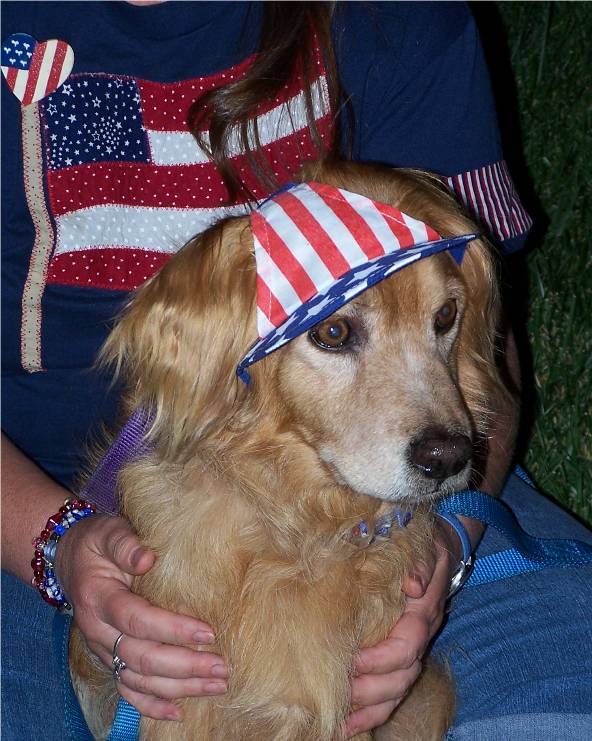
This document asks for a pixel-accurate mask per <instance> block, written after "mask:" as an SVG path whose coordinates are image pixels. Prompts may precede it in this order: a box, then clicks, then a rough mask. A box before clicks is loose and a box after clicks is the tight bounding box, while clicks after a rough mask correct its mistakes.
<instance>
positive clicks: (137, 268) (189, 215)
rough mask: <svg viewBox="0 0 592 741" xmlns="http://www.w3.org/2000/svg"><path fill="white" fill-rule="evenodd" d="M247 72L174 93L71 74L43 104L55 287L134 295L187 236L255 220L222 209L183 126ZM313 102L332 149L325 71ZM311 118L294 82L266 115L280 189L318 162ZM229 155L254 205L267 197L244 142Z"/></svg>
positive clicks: (221, 194)
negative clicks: (232, 221)
mask: <svg viewBox="0 0 592 741" xmlns="http://www.w3.org/2000/svg"><path fill="white" fill-rule="evenodd" d="M250 61H251V60H246V61H245V62H243V63H241V64H240V65H237V67H235V68H231V69H229V70H225V71H224V72H223V73H222V72H221V73H219V74H216V75H213V76H211V77H207V78H198V79H193V80H186V81H183V82H179V83H166V84H165V83H156V82H150V81H146V80H141V79H136V78H133V77H125V76H116V75H110V74H94V73H93V74H90V73H89V74H76V75H71V76H70V78H69V79H68V80H67V81H66V82H65V83H64V84H63V85H62V87H61V88H60V89H59V90H57V91H56V92H55V93H53V94H52V95H50V96H48V97H47V98H45V99H44V100H43V101H42V102H41V103H40V104H39V105H40V110H41V116H42V132H43V139H44V150H45V157H46V172H47V193H48V198H49V205H50V210H51V215H52V218H53V220H54V222H55V246H54V250H53V254H52V258H51V262H50V265H49V271H48V277H47V282H48V283H54V284H62V285H79V286H87V287H91V288H107V289H120V290H129V289H133V288H136V287H137V286H138V285H140V284H141V283H143V282H144V281H145V280H146V279H147V278H149V277H150V276H151V275H153V274H154V273H155V272H156V271H157V270H158V269H159V268H160V267H162V265H163V264H164V263H165V262H166V261H167V260H168V259H169V258H170V256H171V255H172V254H173V253H175V252H176V251H177V250H178V249H179V248H180V247H181V246H182V245H183V244H184V243H185V242H186V241H187V240H189V239H190V238H191V237H193V236H195V235H196V234H198V233H200V232H202V231H203V230H204V229H206V228H207V227H208V226H210V225H211V224H213V223H215V222H216V221H217V220H219V219H220V218H222V217H225V216H229V215H237V214H243V213H246V212H247V211H248V209H249V207H248V204H247V203H246V200H243V201H242V202H239V203H238V204H237V205H234V206H233V207H228V206H226V205H225V204H226V202H227V192H226V189H225V186H224V184H223V182H222V179H221V177H220V175H219V174H218V172H217V170H216V167H215V165H214V164H213V163H212V162H211V161H210V160H209V159H208V157H207V155H206V153H205V152H204V151H203V150H202V149H201V148H200V147H199V146H198V144H197V143H196V141H195V139H194V137H193V136H192V134H191V133H190V131H189V129H188V126H187V123H186V119H187V113H188V110H189V107H190V105H191V104H192V103H193V102H194V101H195V100H197V99H199V97H200V96H201V95H203V94H204V93H205V92H207V91H209V90H211V89H213V88H215V87H218V86H220V85H221V84H223V83H225V82H228V81H229V80H232V79H234V78H235V77H237V76H240V75H241V74H242V72H243V71H244V70H245V69H246V67H247V65H248V64H250ZM313 102H314V114H315V119H316V120H317V125H318V127H319V132H320V134H321V136H322V138H323V139H327V138H328V137H329V136H330V130H331V112H330V108H329V103H328V95H327V90H326V80H325V77H324V73H323V71H322V69H319V76H318V78H317V79H316V82H315V83H314V85H313ZM305 111H306V108H305V103H304V95H303V92H302V80H301V78H300V77H299V76H295V77H294V78H293V80H292V81H291V82H289V83H288V84H287V85H286V86H285V88H284V89H283V90H281V91H280V94H278V97H277V98H276V99H275V100H269V101H267V103H266V104H265V105H264V106H263V107H262V108H261V109H260V112H259V115H258V118H257V120H258V127H259V133H260V140H261V143H262V145H263V149H264V152H265V155H266V156H267V157H268V158H269V161H270V162H271V164H272V166H273V169H274V172H275V174H276V176H277V179H278V182H286V181H289V180H290V179H291V178H292V177H293V175H294V173H295V172H296V171H297V169H298V167H299V166H300V164H301V163H302V162H303V161H305V160H307V159H313V158H315V157H316V156H318V150H317V149H316V147H315V145H314V143H313V141H312V137H311V136H310V133H309V131H308V128H307V126H306V115H305ZM231 151H232V159H233V164H234V166H235V167H236V168H237V169H238V170H239V172H240V173H241V174H242V175H243V177H244V178H245V180H246V182H247V184H248V186H249V187H250V188H251V191H252V192H253V194H254V195H255V197H256V198H257V199H263V198H265V197H266V196H268V195H269V192H270V191H269V190H268V189H265V187H264V186H262V185H261V184H260V183H259V182H258V181H256V179H255V178H254V176H252V175H249V171H250V169H251V168H250V167H249V165H248V163H247V161H246V156H245V154H244V152H243V151H242V149H241V146H240V143H239V141H238V137H236V140H234V141H232V143H231Z"/></svg>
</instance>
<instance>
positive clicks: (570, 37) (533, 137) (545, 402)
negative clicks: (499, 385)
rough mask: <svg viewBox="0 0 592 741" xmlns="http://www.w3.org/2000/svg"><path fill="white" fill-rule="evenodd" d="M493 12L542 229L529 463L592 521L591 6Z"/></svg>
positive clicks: (521, 173) (532, 301) (536, 252)
mask: <svg viewBox="0 0 592 741" xmlns="http://www.w3.org/2000/svg"><path fill="white" fill-rule="evenodd" d="M478 5H481V3H479V4H478ZM482 5H489V6H490V9H491V10H490V11H487V12H493V13H494V14H496V8H497V14H496V15H497V26H496V27H495V29H494V30H495V31H497V32H502V33H503V32H504V30H505V38H506V48H505V49H504V48H503V44H502V45H501V47H500V45H499V36H498V43H497V59H498V60H499V59H500V58H504V57H505V58H506V59H508V58H509V64H510V67H511V69H510V68H507V69H505V70H504V69H501V71H500V70H497V71H496V69H495V66H496V50H495V46H494V41H493V36H494V30H491V31H490V32H489V33H488V32H487V30H486V29H484V28H483V24H482V29H481V30H482V33H483V34H484V37H485V38H484V43H485V46H486V49H487V56H488V63H489V66H490V68H491V70H492V75H493V78H494V89H495V94H496V99H497V100H498V105H500V103H501V112H500V120H501V126H502V131H503V135H504V140H505V145H506V146H505V148H506V149H509V150H510V151H509V154H510V157H509V158H510V166H511V168H512V170H513V173H514V174H515V176H516V180H517V181H518V184H519V190H520V192H521V194H524V200H525V201H526V203H527V206H528V209H529V211H530V212H531V214H533V216H534V217H535V219H536V221H537V223H538V225H539V226H538V229H536V230H535V234H534V235H533V239H532V241H531V242H530V249H529V251H528V255H527V257H526V274H525V279H524V281H523V282H522V284H521V282H520V280H518V281H516V283H515V288H516V287H517V288H518V290H521V289H522V290H523V291H526V292H527V293H526V296H527V300H526V311H525V313H524V320H525V329H526V335H527V337H528V340H529V345H530V349H529V350H528V351H527V354H530V363H531V366H532V367H531V368H530V369H529V368H528V363H527V369H526V376H525V382H526V384H527V388H526V399H527V409H526V412H527V414H526V419H527V432H526V435H527V444H526V445H525V446H524V450H525V453H524V454H523V461H524V463H525V465H526V466H527V468H528V470H529V471H530V472H531V473H532V475H533V476H534V477H535V479H536V481H537V483H538V484H539V486H540V487H541V488H542V489H543V491H545V492H547V493H548V494H549V495H551V496H553V497H554V498H555V499H557V500H558V501H559V502H560V503H561V504H563V505H564V506H565V507H567V508H568V509H570V510H571V511H573V512H574V513H576V514H577V515H578V516H579V517H580V518H581V519H583V520H584V521H586V522H587V523H589V524H592V249H591V247H592V197H591V196H592V173H591V172H590V170H591V167H592V94H591V89H592V44H591V39H592V3H587V2H498V3H496V4H495V5H493V4H490V3H483V4H482ZM474 10H475V12H476V15H477V17H478V18H479V16H480V11H479V9H478V8H474ZM494 26H495V23H494ZM502 67H503V63H502ZM506 67H507V62H506ZM512 76H513V79H514V83H513V85H514V86H515V87H514V90H512V87H513V85H512V79H511V78H512ZM504 96H505V98H504ZM504 101H505V102H504ZM532 412H533V413H532ZM528 420H529V421H528Z"/></svg>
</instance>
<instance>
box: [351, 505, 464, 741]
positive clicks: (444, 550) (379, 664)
mask: <svg viewBox="0 0 592 741" xmlns="http://www.w3.org/2000/svg"><path fill="white" fill-rule="evenodd" d="M436 532H437V535H436V546H437V547H436V555H435V556H431V557H428V558H426V559H425V560H424V561H422V562H420V563H418V564H417V567H416V570H415V572H414V573H413V574H412V575H411V576H409V577H408V578H407V580H406V581H405V583H404V584H403V589H404V591H405V594H406V595H407V603H406V606H405V611H404V612H403V614H402V616H401V618H400V619H399V621H398V622H397V624H396V625H395V626H394V628H393V629H392V631H391V632H390V634H389V636H388V638H387V639H386V640H385V641H382V643H379V644H378V645H377V646H372V647H371V648H365V649H362V650H361V651H360V653H359V655H358V658H357V660H356V664H355V669H356V672H357V674H358V675H357V676H356V677H355V679H354V680H353V684H352V703H353V704H355V705H361V706H362V707H360V708H359V709H358V710H355V711H354V712H353V713H352V714H351V715H350V716H349V718H348V720H347V725H346V737H347V738H351V737H352V736H355V735H356V734H358V733H362V732H363V731H368V730H370V729H371V728H376V726H379V725H381V724H382V723H385V722H386V720H387V719H388V718H389V716H390V715H391V713H392V712H393V710H394V709H395V708H396V707H397V705H398V704H399V703H400V702H401V701H402V700H403V698H404V697H405V695H406V694H407V693H408V692H409V690H410V689H411V687H412V685H413V683H414V682H415V680H416V679H417V678H418V677H419V674H420V672H421V666H422V664H421V662H422V658H423V655H424V653H425V650H426V648H427V646H428V644H429V643H430V641H431V640H432V638H433V637H434V635H435V634H436V632H437V631H438V629H439V627H440V625H441V624H442V620H443V617H444V609H445V606H446V598H447V595H448V589H449V586H450V579H451V576H452V573H453V572H454V569H455V568H456V567H457V566H458V563H459V560H460V557H461V555H460V544H459V539H458V536H457V535H456V534H455V533H454V532H453V531H452V529H451V528H450V527H449V526H448V525H447V524H446V523H442V522H440V521H439V520H438V521H437V531H436Z"/></svg>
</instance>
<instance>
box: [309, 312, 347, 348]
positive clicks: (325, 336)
mask: <svg viewBox="0 0 592 741" xmlns="http://www.w3.org/2000/svg"><path fill="white" fill-rule="evenodd" d="M308 336H309V337H310V339H311V340H312V341H313V342H314V343H315V345H318V346H319V347H322V348H323V350H340V349H341V348H342V347H343V346H344V345H346V344H347V342H348V340H349V339H350V336H351V327H350V325H349V322H347V321H346V320H345V319H328V320H327V321H326V322H321V323H320V324H317V326H316V327H313V328H312V329H311V330H310V332H309V333H308Z"/></svg>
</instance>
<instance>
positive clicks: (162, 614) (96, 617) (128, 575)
mask: <svg viewBox="0 0 592 741" xmlns="http://www.w3.org/2000/svg"><path fill="white" fill-rule="evenodd" d="M69 495H70V492H69V491H68V490H67V489H64V488H63V487H62V486H60V485H59V484H57V483H56V482H55V481H54V480H53V479H51V478H50V477H49V476H47V475H46V474H45V473H44V472H43V471H42V470H41V469H40V468H38V466H36V465H35V463H34V462H33V461H31V460H30V459H29V458H27V456H25V455H23V453H22V452H21V451H20V450H18V448H16V447H15V446H14V445H13V444H12V443H11V442H10V440H8V438H6V437H5V436H4V435H3V436H2V559H3V567H4V568H6V569H8V570H9V571H11V572H12V573H13V574H15V575H16V576H17V577H18V578H20V579H22V580H23V581H25V582H30V581H31V576H32V571H31V566H30V561H31V558H32V555H33V546H32V543H31V541H32V540H33V538H34V537H36V536H37V535H39V533H40V532H41V530H42V528H43V527H44V525H45V522H46V521H47V518H48V517H49V516H50V515H52V514H53V513H54V512H56V511H57V510H58V509H59V508H60V506H61V505H62V504H63V503H64V499H65V498H67V497H68V496H69ZM153 563H154V554H153V553H152V552H151V551H150V550H149V549H147V548H145V547H144V546H142V545H141V543H140V542H139V540H138V539H137V537H136V536H135V534H134V533H133V532H132V530H131V528H130V526H129V524H128V523H127V521H126V520H124V519H123V518H121V517H111V516H107V515H99V514H97V515H93V516H92V517H88V518H86V519H85V520H82V521H80V522H78V523H77V524H76V525H75V526H74V527H72V529H71V530H68V531H67V533H66V534H65V535H64V536H63V537H62V538H61V540H60V542H59V546H58V550H57V557H56V573H57V575H58V578H59V581H60V584H61V585H62V586H63V588H64V591H65V593H66V595H67V596H68V599H69V601H70V602H71V603H72V605H73V606H74V613H75V620H76V622H77V624H78V626H79V627H80V629H81V631H82V633H83V635H84V637H85V638H86V641H87V643H88V646H89V648H90V649H91V650H92V651H93V652H94V653H95V654H96V655H97V656H98V657H99V658H100V659H101V661H102V662H103V663H104V664H105V665H106V666H107V667H108V668H109V669H110V668H111V651H112V649H113V644H114V642H115V639H116V638H117V636H118V635H119V634H120V633H124V634H125V638H124V639H123V640H122V641H121V642H120V644H119V648H118V654H119V656H120V657H121V658H122V659H124V661H125V662H126V663H127V666H128V668H127V669H126V670H125V671H124V672H122V674H121V681H120V682H119V685H118V688H119V692H120V694H121V695H122V696H123V697H125V699H126V700H128V701H129V702H131V703H132V704H133V705H134V706H135V707H136V708H137V709H138V710H139V711H140V712H141V713H142V714H143V715H147V716H149V717H152V718H158V719H165V718H168V719H170V720H180V718H181V716H182V713H181V711H180V709H179V708H177V707H176V706H175V705H174V704H173V703H172V702H171V700H173V699H175V698H179V697H187V696H189V695H195V696H202V695H215V694H220V693H222V692H225V691H226V684H225V682H224V679H225V677H226V676H227V672H226V668H225V666H224V664H223V661H222V659H221V658H220V656H218V655H217V654H210V653H205V652H201V651H200V652H196V651H193V650H191V649H189V648H185V647H184V646H186V645H192V644H193V645H195V644H205V643H211V642H212V641H213V640H214V637H213V633H212V629H211V628H210V626H209V625H207V624H206V623H203V622H201V621H200V620H195V619H194V618H191V617H188V616H186V615H177V614H175V613H171V612H168V611H166V610H163V609H161V608H158V607H153V606H152V605H150V604H149V603H148V602H146V600H144V599H142V598H141V597H138V596H137V595H135V594H133V593H132V592H130V589H129V588H130V585H131V582H132V578H133V576H135V575H141V574H145V573H146V572H147V571H149V569H150V568H151V567H152V565H153ZM163 698H164V699H163Z"/></svg>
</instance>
